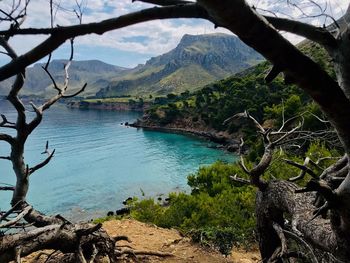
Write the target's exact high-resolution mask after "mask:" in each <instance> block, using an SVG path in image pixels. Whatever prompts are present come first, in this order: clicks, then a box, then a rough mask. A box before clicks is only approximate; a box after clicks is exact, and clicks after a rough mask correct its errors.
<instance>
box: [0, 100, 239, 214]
mask: <svg viewBox="0 0 350 263" xmlns="http://www.w3.org/2000/svg"><path fill="white" fill-rule="evenodd" d="M0 113H4V114H6V115H7V116H8V118H9V119H12V120H14V116H15V115H14V112H13V111H12V110H11V109H10V108H9V107H8V105H7V104H6V103H5V102H4V101H2V102H1V101H0ZM137 117H139V113H135V112H108V111H94V110H84V111H83V110H77V109H67V108H66V107H65V106H64V105H59V106H56V107H55V108H54V109H50V110H49V111H48V112H47V114H46V115H45V117H44V120H43V122H42V124H41V125H40V126H39V128H37V130H35V131H34V132H33V134H32V135H31V136H30V138H29V139H28V143H27V146H26V153H25V159H26V162H27V163H29V164H30V166H31V165H34V164H36V163H38V162H39V161H40V160H43V159H44V158H45V157H46V156H44V155H41V154H40V153H41V152H42V151H43V150H44V147H45V143H46V140H49V142H50V149H56V153H55V157H54V158H53V159H52V160H51V162H50V163H49V164H48V165H47V166H46V167H44V168H43V169H41V170H39V171H37V172H35V173H34V174H33V175H32V176H31V186H30V192H29V195H28V200H29V202H30V203H31V204H33V205H34V206H35V208H37V209H39V210H41V211H43V212H46V213H63V214H65V215H69V214H75V215H78V217H79V218H87V217H94V216H100V215H104V214H105V213H106V211H108V210H115V209H117V208H119V207H121V201H122V200H123V199H125V198H126V197H128V196H141V189H142V191H143V192H144V193H145V195H146V196H155V195H161V194H166V193H168V192H170V191H177V190H179V189H180V190H186V189H187V187H186V180H187V179H186V177H187V175H188V174H189V173H192V172H195V171H196V170H197V169H198V167H200V166H201V165H206V164H211V163H213V162H214V161H216V160H218V159H220V160H224V161H228V162H230V161H233V159H234V156H233V155H232V154H229V153H226V152H223V151H220V150H217V149H212V148H208V147H207V146H208V142H206V141H202V140H198V139H195V138H193V137H189V136H184V135H179V134H170V133H161V132H154V131H143V130H142V129H139V130H138V129H134V128H127V127H125V126H122V125H121V122H126V121H128V122H132V121H133V120H135V119H136V118H137ZM8 149H9V148H8V146H7V145H6V144H4V143H0V154H1V155H8ZM0 182H1V183H10V184H13V183H14V182H15V180H14V175H13V172H12V170H11V166H10V162H9V161H6V160H0ZM187 190H188V189H187ZM0 198H1V199H0V200H1V201H0V208H6V207H7V205H8V200H9V198H10V196H8V195H6V194H4V193H1V194H0ZM72 212H73V213H72Z"/></svg>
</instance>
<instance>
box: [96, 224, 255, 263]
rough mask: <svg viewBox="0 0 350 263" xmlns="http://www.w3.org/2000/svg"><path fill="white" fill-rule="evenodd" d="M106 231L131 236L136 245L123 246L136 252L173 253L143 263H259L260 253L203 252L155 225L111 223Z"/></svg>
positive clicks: (185, 239)
mask: <svg viewBox="0 0 350 263" xmlns="http://www.w3.org/2000/svg"><path fill="white" fill-rule="evenodd" d="M103 227H104V228H105V229H106V231H107V232H108V233H109V234H110V235H111V236H116V235H125V236H128V237H129V239H130V240H131V242H132V243H128V242H126V241H123V242H119V244H120V245H128V246H130V247H132V248H133V249H135V250H146V251H159V252H166V253H171V254H173V255H174V256H172V257H164V258H161V257H145V258H142V260H141V261H140V262H171V263H172V262H191V263H192V262H193V263H195V262H198V263H201V262H210V263H216V262H234V263H256V262H259V259H260V257H259V253H258V252H257V251H253V252H246V251H241V250H237V249H234V250H233V251H232V255H230V256H229V257H225V256H223V255H222V254H220V253H219V252H217V251H213V250H209V249H205V248H202V247H201V246H199V245H198V244H193V243H192V242H191V241H190V239H189V238H186V237H182V236H181V235H180V233H179V232H178V231H176V230H174V229H164V228H160V227H157V226H155V225H149V224H145V223H141V222H138V221H135V220H121V221H116V220H113V221H107V222H105V223H104V224H103Z"/></svg>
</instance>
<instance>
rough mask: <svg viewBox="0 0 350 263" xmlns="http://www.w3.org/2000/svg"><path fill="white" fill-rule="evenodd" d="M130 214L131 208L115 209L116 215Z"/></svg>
mask: <svg viewBox="0 0 350 263" xmlns="http://www.w3.org/2000/svg"><path fill="white" fill-rule="evenodd" d="M128 214H130V208H128V207H123V208H121V209H118V210H117V211H115V215H117V216H122V215H128Z"/></svg>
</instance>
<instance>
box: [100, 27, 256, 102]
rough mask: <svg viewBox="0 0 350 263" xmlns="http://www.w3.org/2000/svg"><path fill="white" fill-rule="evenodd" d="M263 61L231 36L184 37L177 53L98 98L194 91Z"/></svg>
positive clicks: (117, 83) (160, 58) (127, 76)
mask: <svg viewBox="0 0 350 263" xmlns="http://www.w3.org/2000/svg"><path fill="white" fill-rule="evenodd" d="M261 60H262V57H261V56H260V55H259V54H258V53H256V52H255V51H254V50H252V49H251V48H249V47H247V46H246V45H245V44H243V43H242V42H241V41H240V40H239V39H238V38H237V37H234V36H231V35H226V34H210V35H197V36H193V35H184V36H183V38H182V39H181V41H180V43H179V44H178V46H177V47H176V48H175V49H173V50H171V51H169V52H168V53H165V54H163V55H161V56H157V57H153V58H151V59H150V60H148V61H147V62H146V64H145V65H140V66H138V67H136V68H134V69H132V70H130V71H127V72H125V73H126V74H123V75H122V76H120V77H116V78H114V79H113V80H112V81H111V82H110V83H109V84H108V86H106V87H105V88H103V89H101V90H100V91H99V92H98V93H97V94H96V96H97V97H100V98H101V97H113V96H121V95H139V96H143V95H149V94H153V95H166V94H168V93H181V92H183V91H185V90H191V91H194V90H197V89H199V88H200V87H202V86H203V85H206V84H208V83H211V82H213V81H215V80H218V79H222V78H225V77H228V76H230V75H232V74H234V73H237V72H240V71H242V70H244V69H247V68H249V67H251V66H252V65H255V64H257V63H258V62H259V61H261Z"/></svg>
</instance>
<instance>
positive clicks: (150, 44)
mask: <svg viewBox="0 0 350 263" xmlns="http://www.w3.org/2000/svg"><path fill="white" fill-rule="evenodd" d="M77 1H78V2H81V3H82V10H83V19H82V21H83V23H89V22H96V21H100V20H103V19H107V18H111V17H117V16H120V15H122V14H126V13H129V12H133V11H136V10H140V9H143V8H148V7H152V5H149V4H143V3H141V2H134V3H131V0H83V1H81V0H77ZM54 2H59V3H60V7H57V6H56V7H55V20H54V24H55V25H60V26H64V25H72V24H77V23H78V19H77V17H76V15H75V14H74V12H73V10H74V9H75V10H77V6H76V1H71V0H56V1H54ZM317 2H318V3H320V5H321V6H322V7H327V10H326V12H327V13H328V14H330V15H333V16H335V17H338V16H339V15H340V14H342V13H343V12H344V11H345V9H346V6H347V4H348V3H347V2H348V1H345V0H320V1H317ZM249 3H250V4H251V5H254V6H255V7H257V8H258V11H259V12H264V11H263V10H269V11H273V12H276V14H278V15H279V16H282V17H289V16H290V17H293V18H297V19H301V20H306V21H307V22H311V23H313V24H316V25H322V24H323V23H324V22H325V18H324V17H319V18H313V19H304V18H303V14H302V13H301V11H300V10H299V9H298V8H295V7H293V3H297V4H298V6H300V7H301V9H302V10H303V12H305V13H308V14H316V13H317V12H319V10H318V7H315V5H312V4H310V1H309V0H289V5H288V4H287V0H249ZM11 4H12V0H2V1H0V7H1V8H2V9H5V10H6V8H7V6H8V5H11ZM326 23H328V21H326ZM7 26H8V25H6V24H4V23H3V24H0V28H1V29H5V28H7ZM49 26H50V15H49V0H32V1H31V3H30V6H29V9H28V16H27V19H26V21H25V23H24V24H23V26H22V27H49ZM214 32H226V33H229V32H228V31H226V30H224V29H220V28H219V29H216V30H215V29H214V27H213V25H212V24H211V23H209V22H207V21H204V20H199V19H197V20H193V19H192V20H191V19H177V20H174V19H172V20H162V21H152V22H148V23H143V24H138V25H134V26H131V27H128V28H124V29H120V30H116V31H113V32H108V33H106V34H104V35H102V36H96V35H88V36H84V37H80V38H77V39H76V40H75V55H74V59H76V60H88V59H98V60H102V61H104V62H107V63H110V64H114V65H118V66H124V67H134V66H136V65H138V64H140V63H145V62H146V60H148V59H149V58H151V57H152V56H157V55H160V54H163V53H165V52H167V51H169V50H171V49H173V48H174V47H175V46H176V45H177V43H178V42H179V41H180V39H181V37H182V36H183V35H184V34H186V33H187V34H195V35H196V34H205V33H214ZM285 36H286V37H287V38H288V39H289V40H290V41H292V42H293V43H297V42H298V41H300V38H298V37H296V36H292V35H290V34H285ZM44 39H45V36H35V37H15V38H13V39H12V40H11V42H10V44H11V45H12V46H13V47H14V48H15V50H17V52H18V54H23V53H24V52H26V51H28V50H30V49H31V48H33V47H34V46H35V45H36V44H38V43H40V42H41V41H43V40H44ZM53 55H54V58H60V59H62V58H68V57H69V47H68V46H67V45H64V46H62V47H61V48H60V49H58V50H57V51H55V53H54V54H53ZM5 61H6V58H5V57H4V56H0V63H2V64H3V63H4V62H5Z"/></svg>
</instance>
